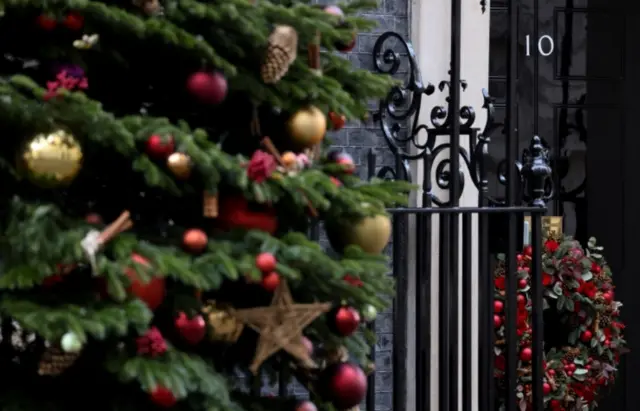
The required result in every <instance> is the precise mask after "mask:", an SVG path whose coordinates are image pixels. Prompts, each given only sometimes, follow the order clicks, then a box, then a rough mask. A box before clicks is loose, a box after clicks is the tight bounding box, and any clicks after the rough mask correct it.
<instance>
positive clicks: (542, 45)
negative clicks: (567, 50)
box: [525, 34, 556, 57]
mask: <svg viewBox="0 0 640 411" xmlns="http://www.w3.org/2000/svg"><path fill="white" fill-rule="evenodd" d="M555 47H556V45H555V43H554V42H553V37H551V36H550V35H548V34H545V35H543V36H540V38H539V39H538V53H540V55H541V56H543V57H547V56H550V55H551V54H553V50H554V49H555ZM525 52H526V54H527V57H528V56H530V55H531V36H530V35H528V34H527V35H526V36H525Z"/></svg>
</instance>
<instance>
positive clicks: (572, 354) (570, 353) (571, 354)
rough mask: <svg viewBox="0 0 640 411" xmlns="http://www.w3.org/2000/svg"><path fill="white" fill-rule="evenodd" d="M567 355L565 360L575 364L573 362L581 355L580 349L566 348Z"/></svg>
mask: <svg viewBox="0 0 640 411" xmlns="http://www.w3.org/2000/svg"><path fill="white" fill-rule="evenodd" d="M565 351H566V352H565V354H564V358H565V360H567V361H569V362H573V360H575V359H576V357H577V356H578V355H580V349H579V348H565Z"/></svg>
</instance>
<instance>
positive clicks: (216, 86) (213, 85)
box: [187, 71, 227, 104]
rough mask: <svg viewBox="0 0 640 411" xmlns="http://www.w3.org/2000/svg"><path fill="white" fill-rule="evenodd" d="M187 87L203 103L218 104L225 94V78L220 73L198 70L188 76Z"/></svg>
mask: <svg viewBox="0 0 640 411" xmlns="http://www.w3.org/2000/svg"><path fill="white" fill-rule="evenodd" d="M187 89H188V90H189V93H191V94H192V95H193V96H194V97H196V98H197V99H198V100H200V101H201V102H203V103H207V104H220V103H222V101H224V99H225V97H226V96H227V79H225V78H224V76H223V75H222V74H220V73H208V72H205V71H198V72H197V73H193V74H192V75H191V76H189V79H188V80H187Z"/></svg>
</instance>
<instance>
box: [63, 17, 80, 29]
mask: <svg viewBox="0 0 640 411" xmlns="http://www.w3.org/2000/svg"><path fill="white" fill-rule="evenodd" d="M64 25H65V27H66V28H68V29H69V30H80V29H81V28H82V27H83V26H84V17H83V16H82V15H81V14H78V13H69V14H67V17H65V19H64Z"/></svg>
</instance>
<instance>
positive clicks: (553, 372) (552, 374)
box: [547, 370, 556, 377]
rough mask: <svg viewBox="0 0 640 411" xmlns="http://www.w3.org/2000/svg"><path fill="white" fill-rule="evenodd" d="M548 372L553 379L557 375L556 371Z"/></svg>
mask: <svg viewBox="0 0 640 411" xmlns="http://www.w3.org/2000/svg"><path fill="white" fill-rule="evenodd" d="M547 372H548V373H549V375H550V376H552V377H553V376H554V375H556V370H549V371H547Z"/></svg>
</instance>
